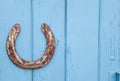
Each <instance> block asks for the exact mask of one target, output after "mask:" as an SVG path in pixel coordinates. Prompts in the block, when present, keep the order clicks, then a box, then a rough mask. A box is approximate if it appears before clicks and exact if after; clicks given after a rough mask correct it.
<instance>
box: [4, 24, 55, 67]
mask: <svg viewBox="0 0 120 81" xmlns="http://www.w3.org/2000/svg"><path fill="white" fill-rule="evenodd" d="M42 31H43V33H44V35H45V38H46V42H47V45H46V50H45V53H44V55H43V56H42V57H41V58H40V59H38V60H35V61H26V60H24V59H22V58H21V57H20V56H19V55H18V54H17V52H16V48H15V42H16V38H17V36H18V34H19V32H20V25H19V24H15V25H14V26H13V28H12V29H11V31H10V33H9V36H8V38H7V43H6V44H7V45H6V49H7V54H8V56H9V58H10V59H11V61H12V62H13V63H14V64H16V65H17V66H19V67H21V68H24V69H37V68H42V67H43V66H45V65H47V64H48V63H49V62H50V60H51V59H52V57H53V55H54V51H55V38H54V35H53V33H52V31H51V29H50V27H49V26H48V25H47V24H45V23H43V24H42Z"/></svg>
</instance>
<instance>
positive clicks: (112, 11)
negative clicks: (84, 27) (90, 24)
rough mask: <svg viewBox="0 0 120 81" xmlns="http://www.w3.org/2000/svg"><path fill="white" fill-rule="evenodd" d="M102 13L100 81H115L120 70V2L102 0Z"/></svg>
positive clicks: (116, 0)
mask: <svg viewBox="0 0 120 81" xmlns="http://www.w3.org/2000/svg"><path fill="white" fill-rule="evenodd" d="M100 11H101V13H100V48H101V49H100V52H101V53H100V54H101V55H100V56H101V57H100V58H101V60H100V63H101V64H100V81H115V73H116V72H117V71H119V70H120V60H119V59H120V42H119V40H120V36H119V35H120V1H118V0H102V1H101V9H100Z"/></svg>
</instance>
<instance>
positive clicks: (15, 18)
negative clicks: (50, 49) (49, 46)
mask: <svg viewBox="0 0 120 81" xmlns="http://www.w3.org/2000/svg"><path fill="white" fill-rule="evenodd" d="M119 15H120V0H0V81H116V80H115V73H116V72H119V70H120V69H119V68H120V62H119V61H120V42H119V40H120V36H119V34H120V17H119ZM44 22H45V23H47V24H48V25H49V26H50V27H51V29H52V31H53V32H54V35H55V38H56V51H55V55H54V57H53V59H52V61H51V62H50V63H49V64H48V65H47V66H46V67H44V68H41V69H37V70H25V69H22V68H19V67H17V66H16V65H14V64H13V63H12V62H11V61H10V59H9V57H8V55H7V53H6V39H7V36H8V34H9V31H10V29H11V28H12V26H13V25H14V24H16V23H19V24H20V25H21V33H20V35H19V37H18V39H17V42H16V48H17V52H18V53H19V55H20V56H21V57H22V58H24V59H26V60H29V61H32V60H37V59H38V58H40V57H41V56H42V55H43V53H44V51H45V46H46V41H45V37H44V35H43V33H42V32H41V24H42V23H44Z"/></svg>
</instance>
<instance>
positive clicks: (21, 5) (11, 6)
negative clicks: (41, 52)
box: [0, 0, 32, 81]
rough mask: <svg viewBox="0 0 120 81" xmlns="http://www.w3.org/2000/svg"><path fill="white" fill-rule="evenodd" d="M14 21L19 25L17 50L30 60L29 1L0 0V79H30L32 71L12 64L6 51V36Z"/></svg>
mask: <svg viewBox="0 0 120 81" xmlns="http://www.w3.org/2000/svg"><path fill="white" fill-rule="evenodd" d="M16 23H19V24H20V25H21V33H20V35H19V37H18V39H17V42H16V48H17V52H18V53H19V55H20V56H21V57H22V58H24V59H26V60H31V55H32V53H31V49H32V48H31V43H32V41H31V34H32V33H31V1H30V0H0V40H1V41H0V81H32V71H31V70H24V69H21V68H19V67H17V66H16V65H14V64H13V63H12V62H11V60H10V59H9V57H8V55H7V52H6V40H7V36H8V34H9V32H10V30H11V28H12V26H13V25H14V24H16Z"/></svg>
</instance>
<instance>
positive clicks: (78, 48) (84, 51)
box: [66, 0, 99, 81]
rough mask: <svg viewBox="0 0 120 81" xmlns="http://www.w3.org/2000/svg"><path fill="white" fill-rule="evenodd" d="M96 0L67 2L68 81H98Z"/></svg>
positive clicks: (97, 4)
mask: <svg viewBox="0 0 120 81" xmlns="http://www.w3.org/2000/svg"><path fill="white" fill-rule="evenodd" d="M98 24H99V0H67V51H66V53H67V54H66V55H67V56H66V57H67V58H66V60H67V63H66V64H67V73H66V74H67V75H66V79H67V81H98V74H99V71H98V56H99V55H98V38H99V37H98V36H99V35H98V28H99V26H98Z"/></svg>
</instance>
